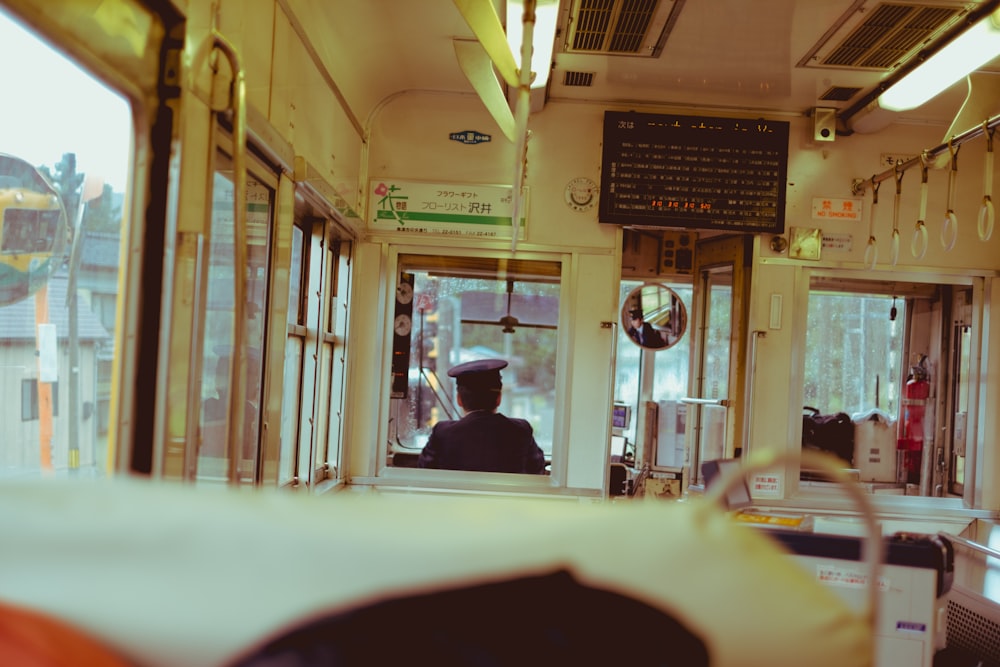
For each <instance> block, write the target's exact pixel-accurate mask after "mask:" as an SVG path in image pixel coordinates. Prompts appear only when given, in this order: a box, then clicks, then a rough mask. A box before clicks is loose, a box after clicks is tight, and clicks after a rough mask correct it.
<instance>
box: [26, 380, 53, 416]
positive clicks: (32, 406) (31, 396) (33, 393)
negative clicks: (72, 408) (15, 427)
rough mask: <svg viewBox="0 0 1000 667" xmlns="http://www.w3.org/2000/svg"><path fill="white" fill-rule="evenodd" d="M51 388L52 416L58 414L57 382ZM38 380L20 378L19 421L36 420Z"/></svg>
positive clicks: (51, 384) (37, 412)
mask: <svg viewBox="0 0 1000 667" xmlns="http://www.w3.org/2000/svg"><path fill="white" fill-rule="evenodd" d="M49 384H50V386H51V388H52V416H53V417H58V416H59V383H58V382H52V383H49ZM38 414H39V411H38V380H21V421H23V422H29V421H38Z"/></svg>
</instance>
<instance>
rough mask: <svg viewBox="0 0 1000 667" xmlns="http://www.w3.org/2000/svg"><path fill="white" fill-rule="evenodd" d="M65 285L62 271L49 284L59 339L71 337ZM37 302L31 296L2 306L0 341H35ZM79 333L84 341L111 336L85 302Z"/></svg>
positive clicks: (79, 313)
mask: <svg viewBox="0 0 1000 667" xmlns="http://www.w3.org/2000/svg"><path fill="white" fill-rule="evenodd" d="M66 284H67V276H66V273H65V272H63V271H60V272H59V273H57V274H55V275H53V276H51V277H50V278H49V282H48V302H49V308H48V311H49V312H48V317H49V322H50V323H52V324H55V325H56V335H57V336H58V338H59V339H60V340H65V339H66V338H67V337H68V336H69V308H68V307H67V306H66ZM35 300H36V297H35V296H29V297H28V298H26V299H21V300H20V301H18V302H16V303H12V304H10V305H7V306H0V340H12V339H13V340H34V339H35V336H36V334H35ZM77 331H78V332H79V339H80V340H81V341H104V340H110V339H111V337H112V336H111V334H110V333H109V332H108V330H107V329H105V328H104V326H103V325H102V324H101V321H100V319H99V318H98V317H97V315H96V314H95V313H93V312H91V310H90V308H88V307H87V306H86V304H82V303H81V304H80V306H79V308H78V309H77Z"/></svg>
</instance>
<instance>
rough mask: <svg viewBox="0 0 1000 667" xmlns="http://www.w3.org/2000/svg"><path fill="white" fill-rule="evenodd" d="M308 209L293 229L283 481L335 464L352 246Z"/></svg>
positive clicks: (330, 469) (322, 474) (320, 475)
mask: <svg viewBox="0 0 1000 667" xmlns="http://www.w3.org/2000/svg"><path fill="white" fill-rule="evenodd" d="M308 211H310V212H307V210H303V211H299V210H297V211H296V214H295V217H296V222H295V225H294V229H293V235H292V252H291V269H290V276H289V311H288V333H287V337H286V342H285V358H284V381H283V389H282V396H283V398H282V406H281V410H282V412H281V447H280V453H279V463H278V468H279V475H278V483H279V484H282V485H287V484H306V485H315V484H317V483H320V482H323V481H325V480H336V479H337V478H338V477H339V472H340V469H341V465H340V457H341V434H342V432H343V418H342V417H343V409H342V406H343V398H344V382H345V368H346V354H345V352H346V341H347V317H346V313H347V295H348V293H349V291H350V290H349V285H350V281H349V277H350V261H349V260H350V251H351V245H350V243H349V242H348V241H344V240H342V239H340V238H339V237H338V233H337V231H336V229H337V228H336V225H335V224H334V223H333V222H332V221H330V220H328V219H326V218H323V217H321V216H318V215H316V214H315V213H313V212H311V211H312V209H308ZM324 299H325V301H324Z"/></svg>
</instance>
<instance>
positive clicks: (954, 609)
mask: <svg viewBox="0 0 1000 667" xmlns="http://www.w3.org/2000/svg"><path fill="white" fill-rule="evenodd" d="M947 627H948V646H949V647H954V648H960V649H964V650H966V651H968V652H969V653H971V654H973V655H975V656H976V657H977V658H979V659H981V660H987V661H989V662H990V663H1000V624H998V623H996V622H995V621H993V620H990V619H988V618H986V617H985V616H983V615H982V614H978V613H976V612H974V611H972V610H971V609H968V608H966V607H964V606H962V605H959V604H956V603H955V602H954V601H953V600H949V601H948V621H947Z"/></svg>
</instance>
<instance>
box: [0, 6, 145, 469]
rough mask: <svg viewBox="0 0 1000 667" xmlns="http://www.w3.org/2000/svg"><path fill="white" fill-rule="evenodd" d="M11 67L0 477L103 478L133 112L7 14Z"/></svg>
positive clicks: (1, 123)
mask: <svg viewBox="0 0 1000 667" xmlns="http://www.w3.org/2000/svg"><path fill="white" fill-rule="evenodd" d="M0 60H2V61H3V62H5V63H15V62H17V63H30V66H27V67H8V68H6V70H5V82H4V86H5V90H6V91H14V90H21V91H31V94H29V95H21V96H19V97H18V99H17V103H16V104H13V103H4V104H2V105H0V132H2V134H3V141H2V142H0V246H2V250H0V366H2V368H3V369H4V370H3V373H2V374H0V375H2V378H3V379H2V381H0V405H3V406H5V407H3V408H2V409H0V415H2V416H0V422H2V423H3V424H4V425H5V427H6V433H5V443H4V446H3V447H2V448H0V477H24V476H39V475H65V474H71V475H80V476H88V477H95V476H103V475H105V474H107V473H108V471H109V470H110V469H111V468H112V467H113V465H114V462H113V460H109V459H111V458H112V457H110V456H109V454H108V448H109V444H108V429H107V424H108V423H109V419H110V418H109V414H108V411H109V409H110V405H111V403H112V396H111V392H112V390H111V385H112V382H111V373H112V367H113V364H112V361H113V360H114V359H115V357H116V356H117V355H119V354H120V353H121V350H120V349H116V346H115V344H114V333H115V330H116V328H117V327H118V322H119V319H120V314H121V311H120V308H119V303H118V296H119V289H118V285H119V280H118V276H119V274H120V273H121V272H122V270H123V269H124V266H123V259H124V257H125V255H124V254H123V253H122V252H121V248H122V247H123V243H124V240H125V236H126V230H127V228H126V226H125V221H126V219H127V216H126V215H125V213H124V211H123V207H124V202H126V201H128V200H129V195H128V192H127V186H128V176H129V163H130V156H131V149H130V143H131V141H132V115H131V108H130V106H129V103H128V102H127V101H126V100H125V99H124V98H123V97H121V96H120V95H118V94H117V93H116V92H113V91H112V90H110V89H109V88H107V87H106V86H105V85H103V84H102V83H100V82H98V81H97V80H96V79H95V78H93V77H92V76H90V74H89V73H87V72H86V71H84V70H82V69H81V68H79V67H78V66H77V65H76V64H74V63H73V62H71V61H70V60H67V59H66V58H65V57H64V56H62V55H61V54H60V53H58V52H57V51H55V50H53V49H51V48H49V47H48V46H47V45H46V44H45V43H43V42H42V41H41V40H39V39H37V38H36V37H35V36H34V35H33V34H32V33H30V32H28V31H27V30H25V29H24V28H22V27H21V26H20V24H18V23H16V22H14V21H13V20H12V19H10V18H9V17H8V16H7V14H5V13H4V12H2V11H0ZM42 81H44V82H45V84H44V85H39V82H42ZM5 99H7V100H8V101H9V100H10V99H12V98H11V97H10V95H9V94H8V95H6V97H5ZM69 110H71V112H69ZM36 351H37V353H36ZM56 387H58V391H57V390H56ZM22 416H27V417H28V418H27V419H24V420H23V421H22V419H21V417H22Z"/></svg>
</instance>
